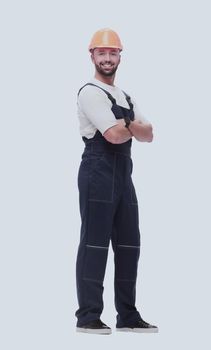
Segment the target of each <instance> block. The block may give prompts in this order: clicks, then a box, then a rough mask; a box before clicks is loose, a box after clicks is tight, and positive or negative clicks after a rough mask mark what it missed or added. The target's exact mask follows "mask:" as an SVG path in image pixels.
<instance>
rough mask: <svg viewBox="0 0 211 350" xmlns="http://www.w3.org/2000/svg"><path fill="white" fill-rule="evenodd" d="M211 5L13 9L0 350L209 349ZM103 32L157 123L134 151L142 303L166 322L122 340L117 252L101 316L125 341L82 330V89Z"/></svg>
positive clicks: (6, 78)
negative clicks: (95, 38)
mask: <svg viewBox="0 0 211 350" xmlns="http://www.w3.org/2000/svg"><path fill="white" fill-rule="evenodd" d="M210 10H211V7H210V2H209V1H208V0H207V1H205V0H200V1H194V0H192V1H188V0H177V1H170V0H169V1H167V0H166V1H165V0H160V1H156V0H145V1H138V0H137V1H132V0H131V1H129V2H128V1H125V2H123V1H120V0H119V1H111V0H107V1H102V2H101V1H92V0H89V1H84V2H72V1H64V0H63V1H62V0H60V1H47V0H42V1H40V0H37V1H30V0H28V1H21V0H19V1H9V0H8V1H2V2H1V7H0V35H1V44H0V49H1V55H0V59H1V65H0V67H1V73H0V74H1V75H0V82H1V91H0V97H1V104H0V108H1V110H0V113H1V126H0V152H1V160H0V165H1V172H0V174H1V182H0V184H1V188H0V190H1V192H0V199H1V211H0V215H1V219H0V224H1V227H0V229H1V242H0V249H1V252H0V259H1V261H0V268H1V276H0V283H1V288H0V293H1V297H0V302H1V308H0V318H1V325H0V329H1V335H0V347H1V349H2V350H7V349H21V350H25V349H27V350H28V349H30V350H33V349H36V350H38V349H39V350H42V349H45V350H46V349H51V350H54V349H58V350H60V349H63V350H66V349H70V348H74V349H99V347H100V348H101V349H108V347H112V346H114V347H118V348H119V347H120V348H121V349H128V348H129V347H130V348H132V347H134V348H135V349H137V348H138V347H139V346H140V349H144V350H147V349H162V350H163V349H168V350H169V349H171V350H174V349H187V348H191V349H200V348H201V349H208V348H209V344H208V342H210V337H209V333H210V294H211V291H210V285H209V280H210V268H209V267H210V261H209V255H210V232H211V230H210V229H211V225H210V202H211V201H210V197H211V191H210V177H211V174H210V164H209V163H210V146H211V142H210V127H211V122H210V118H211V107H210V92H211V83H210V82H211V69H210V62H211V54H210V31H211V25H210ZM103 27H111V28H112V29H114V30H115V31H117V32H118V33H119V35H120V37H121V40H122V43H123V45H124V51H123V52H122V62H121V64H120V66H119V69H118V71H117V75H116V81H115V84H116V85H118V86H119V87H121V88H122V89H124V90H125V91H127V92H128V93H129V94H130V95H131V96H133V97H134V98H135V99H136V101H137V103H138V106H139V109H140V110H141V111H142V113H143V115H144V116H145V117H146V118H147V119H148V120H150V122H151V123H152V124H153V127H154V141H153V143H151V144H147V143H146V144H144V143H140V142H137V141H136V140H134V142H133V149H132V157H133V162H134V171H133V180H134V184H135V187H136V192H137V196H138V201H139V211H140V230H141V237H142V249H141V258H140V261H139V277H138V281H137V307H138V309H139V311H140V312H141V314H142V316H143V318H144V319H145V320H146V321H148V322H151V323H154V324H156V325H158V326H159V329H160V333H159V334H154V335H144V334H142V335H141V334H133V333H128V334H121V333H116V332H115V321H116V311H115V308H114V303H113V297H114V295H113V252H112V250H111V246H110V250H109V260H108V264H107V270H106V278H105V283H104V286H105V291H104V311H103V314H102V320H103V321H104V322H106V323H107V324H108V325H110V326H112V327H113V329H114V330H113V334H112V335H111V336H107V337H106V336H96V335H85V334H80V333H76V332H75V323H76V318H75V316H74V313H75V311H76V309H77V307H78V305H77V298H76V287H75V259H76V253H77V248H78V243H79V230H80V216H79V205H78V188H77V172H78V167H79V164H80V159H81V153H82V151H83V147H84V144H83V142H82V139H81V137H80V134H79V123H78V119H77V114H76V95H77V91H78V89H79V88H80V87H81V86H82V84H84V83H86V82H87V80H88V79H90V78H91V77H92V76H93V73H94V67H93V64H92V63H91V60H90V55H89V53H88V50H87V47H88V44H89V41H90V39H91V37H92V35H93V33H94V32H95V31H96V30H98V29H101V28H103ZM73 346H74V347H73Z"/></svg>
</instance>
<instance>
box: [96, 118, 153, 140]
mask: <svg viewBox="0 0 211 350" xmlns="http://www.w3.org/2000/svg"><path fill="white" fill-rule="evenodd" d="M117 122H118V124H117V125H115V126H113V127H111V128H109V129H107V130H106V131H105V132H104V134H103V136H104V137H105V139H106V140H107V141H109V142H111V143H117V144H118V143H123V142H126V141H128V140H129V139H131V138H132V137H133V136H134V137H135V138H136V140H137V141H140V142H152V140H153V132H152V131H153V129H152V125H151V124H144V123H142V122H141V121H140V120H136V119H135V120H134V121H131V123H130V125H129V128H126V127H125V121H124V119H118V120H117Z"/></svg>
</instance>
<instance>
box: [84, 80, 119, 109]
mask: <svg viewBox="0 0 211 350" xmlns="http://www.w3.org/2000/svg"><path fill="white" fill-rule="evenodd" d="M87 85H92V86H97V87H98V88H99V89H101V90H103V91H104V92H105V93H106V95H107V96H108V98H109V100H111V102H112V104H115V103H116V100H115V98H114V97H113V96H112V95H111V94H110V93H109V92H108V91H107V90H105V89H103V88H102V87H100V86H98V85H95V84H92V83H87V84H85V85H84V86H82V87H81V88H80V90H79V91H78V95H79V94H80V92H81V90H82V89H83V88H84V87H85V86H87Z"/></svg>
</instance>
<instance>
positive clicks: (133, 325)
mask: <svg viewBox="0 0 211 350" xmlns="http://www.w3.org/2000/svg"><path fill="white" fill-rule="evenodd" d="M122 49H123V48H122V44H121V41H120V38H119V36H118V34H117V33H116V32H114V31H113V30H111V29H109V28H105V29H102V30H99V31H97V32H96V33H95V34H94V36H93V38H92V40H91V43H90V45H89V51H90V53H91V60H92V62H93V64H94V65H95V76H94V78H93V79H91V81H89V82H88V83H87V84H85V85H84V86H82V88H81V89H80V90H79V92H78V117H79V123H80V134H81V136H82V139H83V141H84V143H85V148H84V152H83V154H82V159H81V164H80V167H79V171H78V188H79V201H80V214H81V231H80V243H79V247H78V254H77V262H76V284H77V296H78V304H79V308H78V310H77V311H76V313H75V315H76V317H77V318H78V321H77V327H76V330H77V331H78V332H84V333H95V334H111V328H110V327H108V326H107V325H106V324H105V323H103V322H102V321H101V319H100V316H101V314H102V311H103V306H104V305H103V290H104V287H103V281H104V276H105V269H106V263H107V257H108V249H109V244H110V241H111V243H112V248H113V251H114V262H115V277H114V292H115V307H116V310H117V322H116V330H118V331H126V332H128V331H129V332H141V333H143V332H147V333H149V332H153V333H154V332H158V328H157V327H156V326H153V325H151V324H149V323H147V322H145V321H144V320H143V319H142V317H141V315H140V313H139V312H138V310H137V309H136V306H135V299H136V279H137V268H138V260H139V255H140V231H139V213H138V200H137V196H136V191H135V187H134V184H133V181H132V178H131V175H132V169H133V162H132V158H131V146H132V139H133V138H135V139H136V140H137V141H140V142H151V141H152V140H153V133H152V125H151V124H150V123H149V122H148V121H147V120H146V119H145V118H143V116H142V115H141V114H140V112H139V110H138V108H137V105H136V103H135V101H134V100H132V99H131V98H130V96H129V95H128V94H127V93H125V92H124V91H123V90H121V89H120V88H119V87H117V86H115V85H114V79H115V74H116V71H117V69H118V66H119V64H120V61H121V51H122Z"/></svg>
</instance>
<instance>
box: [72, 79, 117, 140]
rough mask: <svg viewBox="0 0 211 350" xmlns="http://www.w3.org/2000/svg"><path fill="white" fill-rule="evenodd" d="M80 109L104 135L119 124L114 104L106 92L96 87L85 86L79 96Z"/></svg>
mask: <svg viewBox="0 0 211 350" xmlns="http://www.w3.org/2000/svg"><path fill="white" fill-rule="evenodd" d="M78 107H79V108H80V109H81V111H82V112H83V113H84V114H85V116H86V117H87V119H88V120H89V121H90V122H91V123H92V124H93V125H94V126H95V127H96V128H97V129H98V130H99V131H100V132H101V134H103V133H104V132H105V131H106V130H107V129H109V128H111V127H112V126H115V125H117V124H118V122H117V120H116V118H115V116H114V114H113V112H112V110H111V107H112V103H111V101H110V100H109V98H108V96H107V95H106V93H105V92H104V91H102V90H101V89H99V88H97V87H95V86H85V87H84V88H83V89H82V90H81V92H80V94H79V96H78Z"/></svg>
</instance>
